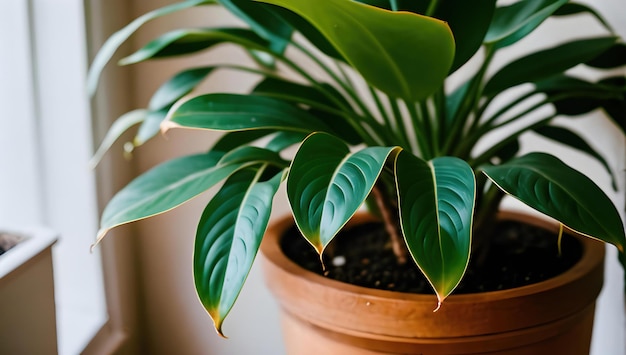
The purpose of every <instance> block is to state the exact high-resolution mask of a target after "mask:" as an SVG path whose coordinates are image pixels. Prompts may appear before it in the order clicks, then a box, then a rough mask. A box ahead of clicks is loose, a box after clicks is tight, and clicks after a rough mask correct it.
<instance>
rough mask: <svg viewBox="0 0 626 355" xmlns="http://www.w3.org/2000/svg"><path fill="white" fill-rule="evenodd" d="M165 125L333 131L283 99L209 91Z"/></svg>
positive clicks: (182, 107)
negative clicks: (212, 92) (210, 92)
mask: <svg viewBox="0 0 626 355" xmlns="http://www.w3.org/2000/svg"><path fill="white" fill-rule="evenodd" d="M163 126H164V128H166V129H169V128H174V127H185V128H198V129H211V130H218V131H236V130H253V129H262V130H268V129H269V130H284V131H297V132H305V133H310V132H314V131H325V132H330V131H331V130H330V128H329V127H328V126H327V125H325V124H324V123H323V122H322V121H320V120H319V119H317V118H316V117H315V116H312V115H310V114H308V113H307V112H306V111H304V110H302V109H299V108H297V107H296V106H293V105H290V104H288V103H286V102H283V101H281V100H277V99H273V98H270V97H263V96H254V95H238V94H207V95H201V96H197V97H194V98H192V99H191V100H189V101H186V102H184V103H183V104H181V105H180V106H178V107H177V108H176V109H173V112H172V111H170V116H169V121H166V122H164V123H163Z"/></svg>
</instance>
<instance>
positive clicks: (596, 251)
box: [261, 211, 605, 307]
mask: <svg viewBox="0 0 626 355" xmlns="http://www.w3.org/2000/svg"><path fill="white" fill-rule="evenodd" d="M499 218H500V219H517V220H521V221H522V222H526V223H531V224H533V225H537V226H539V227H544V228H546V229H549V230H558V225H555V224H554V222H552V221H550V220H548V219H545V218H537V217H536V216H535V215H530V214H528V213H524V212H517V211H504V212H501V213H500V214H499ZM367 221H376V218H375V217H373V216H371V215H369V214H367V213H362V212H358V213H357V214H356V215H355V217H353V218H352V220H351V221H350V222H348V224H347V226H348V227H349V226H350V225H353V224H356V223H361V222H367ZM293 224H294V223H293V217H292V216H291V214H288V215H287V216H283V217H282V218H280V219H278V220H276V221H275V222H274V223H273V224H272V225H271V226H270V228H268V232H269V233H266V236H265V238H264V241H263V243H262V244H261V251H262V254H263V256H264V257H265V258H266V259H268V260H269V261H271V262H272V263H274V264H277V265H281V268H283V270H284V271H286V272H288V273H289V274H292V275H294V276H301V277H304V278H305V279H308V280H309V281H311V282H314V283H317V284H321V285H324V286H327V287H332V288H334V289H337V290H341V291H344V292H347V293H351V294H358V295H362V296H365V295H367V296H369V297H374V298H384V299H388V298H394V299H397V300H407V301H418V302H428V301H431V300H432V301H433V304H434V305H436V302H437V298H436V295H435V294H434V292H433V293H432V294H431V293H429V294H417V293H408V292H398V291H391V290H381V289H373V288H369V287H364V286H358V285H354V284H350V283H346V282H342V281H338V280H334V279H331V278H328V277H324V276H322V275H319V274H317V273H315V272H312V271H309V270H307V269H305V268H303V267H301V266H300V265H298V264H297V263H295V262H294V261H292V260H291V259H289V258H288V257H287V256H286V255H285V254H284V253H283V252H282V249H281V247H280V243H279V242H278V241H277V240H279V239H280V238H282V237H283V235H284V232H285V231H286V230H287V229H288V228H289V227H291V226H292V225H293ZM570 234H571V235H573V236H574V237H576V238H577V239H578V240H579V241H580V242H581V243H582V245H583V254H582V256H581V258H580V260H578V261H577V262H576V264H575V265H574V266H572V267H571V268H570V269H568V270H566V271H565V272H563V273H561V274H559V275H557V276H554V277H552V278H549V279H547V280H543V281H540V282H537V283H533V284H529V285H524V286H520V287H515V288H510V289H505V290H497V291H486V292H477V293H466V294H454V293H452V294H451V295H449V296H448V297H447V298H446V299H445V301H444V307H445V305H450V304H453V303H475V302H476V301H477V300H478V299H480V298H488V299H489V300H504V299H510V298H517V297H523V296H527V295H531V294H538V293H542V292H546V291H548V290H551V289H555V288H559V287H562V286H565V285H567V284H569V283H571V282H573V281H574V280H575V279H577V278H580V276H581V275H583V274H587V273H589V272H590V269H592V268H593V267H594V263H595V262H594V261H595V260H598V258H603V257H604V253H605V248H604V243H602V242H600V241H598V240H595V239H592V238H588V237H584V236H578V235H575V234H573V233H570ZM266 239H267V241H265V240H266ZM597 293H599V292H596V294H595V295H594V297H595V296H597Z"/></svg>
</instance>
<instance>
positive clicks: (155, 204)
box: [96, 153, 245, 243]
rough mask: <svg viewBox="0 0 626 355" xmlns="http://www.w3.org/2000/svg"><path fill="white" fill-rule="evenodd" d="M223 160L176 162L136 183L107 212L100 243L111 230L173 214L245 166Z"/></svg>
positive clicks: (196, 157)
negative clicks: (174, 210)
mask: <svg viewBox="0 0 626 355" xmlns="http://www.w3.org/2000/svg"><path fill="white" fill-rule="evenodd" d="M221 158H222V154H218V153H209V154H199V155H191V156H185V157H182V158H176V159H172V160H169V161H167V162H165V163H162V164H160V165H158V166H156V167H154V168H152V169H151V170H149V171H147V172H146V173H144V174H142V175H140V176H139V177H137V178H136V179H134V180H133V181H132V182H130V183H129V184H128V185H126V187H124V188H123V189H122V190H120V191H119V192H118V193H117V194H116V195H115V196H113V198H112V199H111V201H109V203H108V204H107V206H106V208H105V209H104V211H103V213H102V218H101V220H100V230H99V231H98V239H97V241H96V243H98V242H99V241H100V240H101V239H102V238H103V237H104V235H105V234H106V233H107V232H108V231H109V230H110V229H112V228H114V227H117V226H119V225H122V224H126V223H130V222H133V221H137V220H140V219H144V218H148V217H151V216H154V215H157V214H160V213H163V212H166V211H169V210H171V209H173V208H175V207H176V206H178V205H180V204H182V203H183V202H186V201H187V200H189V199H191V198H193V197H195V196H197V195H199V194H200V193H202V192H204V191H205V190H207V189H208V188H210V187H211V186H213V185H215V184H217V183H218V182H220V181H222V180H223V179H225V178H226V177H228V176H229V175H230V174H232V173H233V172H235V171H236V170H238V169H240V168H242V167H244V166H245V164H243V163H240V164H222V165H220V164H218V162H219V160H220V159H221Z"/></svg>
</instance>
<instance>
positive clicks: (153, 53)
mask: <svg viewBox="0 0 626 355" xmlns="http://www.w3.org/2000/svg"><path fill="white" fill-rule="evenodd" d="M222 43H234V44H237V45H240V46H243V47H245V48H248V49H255V50H258V51H268V50H269V49H268V48H267V46H268V42H267V41H266V40H265V39H263V38H261V37H259V35H257V34H256V33H254V32H253V31H251V30H248V29H244V28H191V29H177V30H173V31H171V32H168V33H166V34H164V35H162V36H160V37H158V38H156V39H154V40H152V41H150V42H149V43H148V44H146V45H145V46H144V47H142V48H140V49H139V50H137V51H136V52H135V53H133V54H131V55H129V56H128V57H125V58H122V59H121V60H120V61H119V64H120V65H128V64H135V63H139V62H143V61H145V60H148V59H152V58H164V57H171V56H178V55H185V54H191V53H195V52H198V51H201V50H205V49H208V48H211V47H214V46H216V45H218V44H222Z"/></svg>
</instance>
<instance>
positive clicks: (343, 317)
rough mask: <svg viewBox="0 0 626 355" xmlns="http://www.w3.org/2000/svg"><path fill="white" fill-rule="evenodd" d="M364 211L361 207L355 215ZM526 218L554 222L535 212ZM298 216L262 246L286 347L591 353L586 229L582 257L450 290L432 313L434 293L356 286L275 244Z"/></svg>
mask: <svg viewBox="0 0 626 355" xmlns="http://www.w3.org/2000/svg"><path fill="white" fill-rule="evenodd" d="M507 218H508V217H507ZM515 218H516V219H523V220H525V221H527V220H528V219H529V218H530V217H528V216H520V215H516V216H515ZM367 219H371V217H368V216H367V215H358V216H357V217H356V218H354V219H353V221H352V222H351V223H362V222H364V221H365V220H367ZM530 223H533V224H537V225H541V226H545V227H546V228H550V229H552V228H556V227H555V226H554V225H552V224H550V223H549V222H544V221H541V220H537V219H533V220H532V221H531V222H530ZM292 225H293V221H292V219H291V217H286V218H284V219H281V220H279V221H277V222H275V223H273V224H272V225H271V226H270V228H269V230H268V233H267V235H266V237H265V240H264V242H263V245H262V253H263V255H264V263H263V266H264V271H265V275H266V282H267V284H268V286H269V288H270V290H271V291H272V293H273V294H274V295H275V297H276V298H277V299H278V302H279V304H280V306H281V309H282V326H283V333H284V336H285V345H286V349H287V353H288V354H290V355H306V354H311V355H320V354H342V355H347V354H532V355H537V354H568V355H576V354H588V353H589V346H590V339H591V329H592V326H593V316H594V307H595V300H596V298H597V296H598V293H599V292H600V289H601V288H602V282H603V257H604V245H603V244H602V243H600V242H597V241H593V240H591V239H589V238H581V241H582V243H583V249H584V250H583V255H582V258H581V260H580V261H579V262H578V263H577V264H576V265H575V266H574V267H572V268H571V269H570V270H568V271H567V272H565V273H563V274H561V275H559V276H557V277H554V278H552V279H550V280H547V281H543V282H540V283H536V284H533V285H529V286H524V287H519V288H516V289H510V290H503V291H494V292H485V293H477V294H465V295H452V296H450V297H449V298H447V299H446V301H445V303H444V304H443V306H442V307H441V309H440V310H438V311H437V312H433V310H434V309H435V308H436V304H437V300H436V297H435V296H434V295H418V294H408V293H400V292H393V291H383V290H375V289H370V288H364V287H359V286H354V285H351V284H347V283H343V282H339V281H335V280H331V279H328V278H325V277H322V276H319V275H317V274H315V273H313V272H310V271H307V270H305V269H303V268H301V267H300V266H298V265H297V264H295V263H294V262H292V261H291V260H289V259H288V258H287V257H286V256H285V255H284V254H283V253H282V251H281V249H280V246H279V240H280V238H281V237H282V236H283V235H284V233H285V231H287V230H288V229H289V228H290V227H291V226H292ZM348 226H349V225H348Z"/></svg>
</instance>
